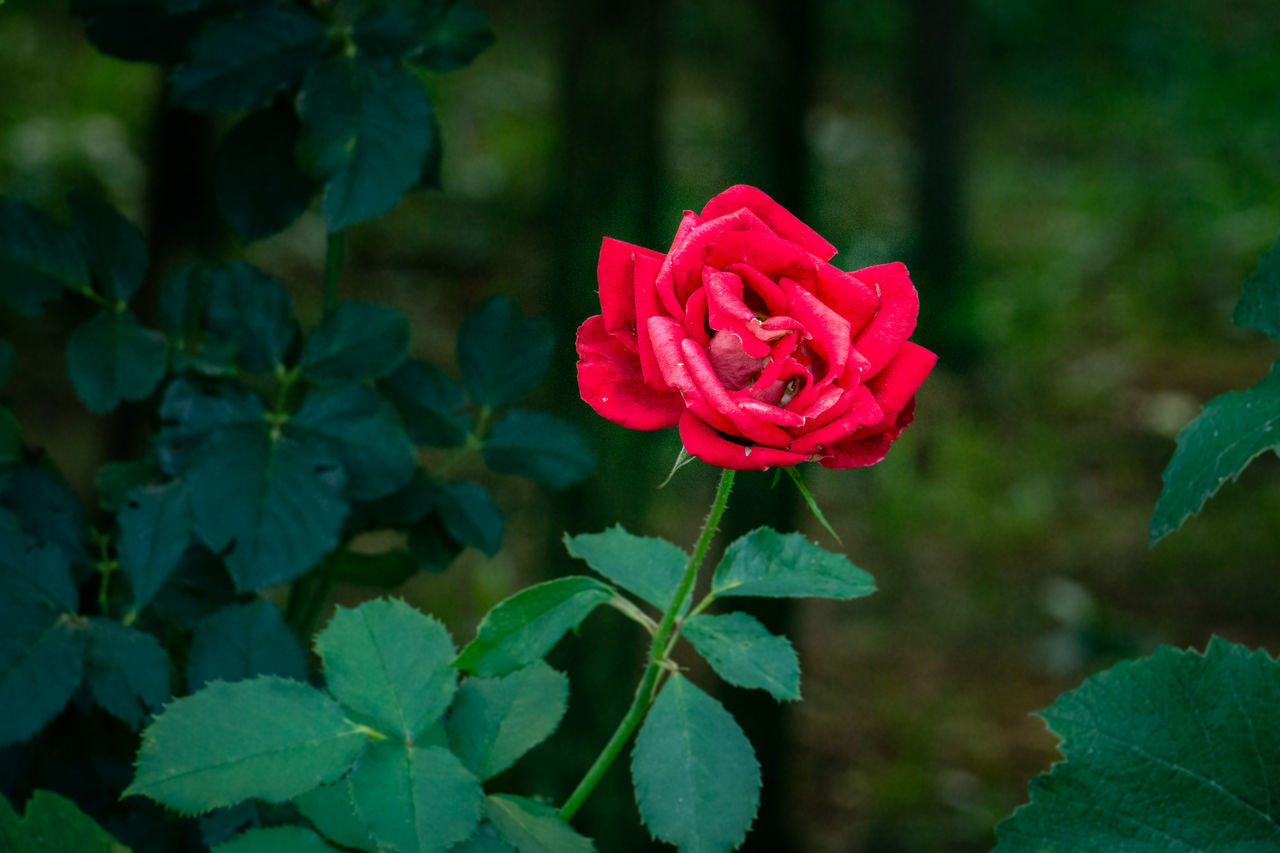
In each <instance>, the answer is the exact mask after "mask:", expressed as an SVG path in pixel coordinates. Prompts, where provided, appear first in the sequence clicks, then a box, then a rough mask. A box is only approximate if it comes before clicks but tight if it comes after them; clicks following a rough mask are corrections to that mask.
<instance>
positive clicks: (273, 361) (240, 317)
mask: <svg viewBox="0 0 1280 853" xmlns="http://www.w3.org/2000/svg"><path fill="white" fill-rule="evenodd" d="M204 277H205V280H206V282H207V287H208V293H207V296H206V297H205V322H206V323H207V325H208V328H209V331H210V332H211V333H213V334H215V335H218V336H220V337H222V338H225V339H227V340H229V341H232V342H234V343H235V344H236V346H237V348H238V349H239V353H240V362H241V363H242V364H243V365H244V366H245V368H246V369H248V370H253V371H258V372H263V371H269V370H274V369H275V367H276V366H277V365H279V364H281V363H282V362H283V361H284V355H285V352H287V351H288V349H289V344H291V343H293V338H294V335H295V334H296V332H297V330H296V323H295V321H294V318H293V298H292V297H291V296H289V292H288V291H287V290H285V289H284V285H282V284H280V282H279V281H277V280H276V279H274V278H272V277H271V276H269V275H267V274H266V273H264V272H262V270H260V269H258V268H257V267H253V266H250V265H249V264H246V263H245V262H243V261H229V262H227V263H225V264H220V265H219V266H216V267H207V268H205V270H204Z"/></svg>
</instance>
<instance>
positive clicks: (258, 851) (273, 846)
mask: <svg viewBox="0 0 1280 853" xmlns="http://www.w3.org/2000/svg"><path fill="white" fill-rule="evenodd" d="M213 853H338V848H336V847H333V846H331V845H329V844H326V843H325V840H324V839H323V838H321V837H320V836H318V835H316V834H315V833H314V832H312V831H311V830H309V829H307V828H306V827H302V826H272V827H266V828H261V827H260V828H257V829H251V830H249V831H248V832H246V833H244V834H243V835H241V836H239V837H238V838H234V839H232V840H231V841H228V842H227V843H226V844H219V845H218V846H217V847H215V848H213Z"/></svg>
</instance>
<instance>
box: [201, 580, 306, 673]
mask: <svg viewBox="0 0 1280 853" xmlns="http://www.w3.org/2000/svg"><path fill="white" fill-rule="evenodd" d="M307 672H308V666H307V656H306V652H305V651H304V650H303V648H302V645H301V644H300V643H299V642H298V638H297V637H296V636H294V633H293V632H292V631H290V630H289V627H288V626H287V625H286V624H285V621H284V616H283V614H281V612H280V608H279V607H276V606H275V605H274V604H272V603H271V602H270V601H267V600H266V599H262V598H254V599H253V600H251V601H249V602H247V603H245V604H236V605H232V606H230V607H225V608H223V609H222V610H219V611H217V612H216V613H213V614H212V615H210V616H208V617H206V618H205V619H203V620H202V621H200V622H198V623H197V624H196V625H195V633H194V636H193V638H192V641H191V652H190V654H189V656H188V658H187V690H188V692H194V691H196V690H199V689H200V688H201V687H203V686H204V685H206V684H208V683H209V682H211V681H243V680H244V679H246V678H253V677H254V676H258V675H278V676H281V677H283V678H292V679H295V680H297V681H305V680H306V679H307Z"/></svg>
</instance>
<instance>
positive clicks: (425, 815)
mask: <svg viewBox="0 0 1280 853" xmlns="http://www.w3.org/2000/svg"><path fill="white" fill-rule="evenodd" d="M351 788H352V791H353V793H354V798H355V804H356V810H357V812H358V813H359V815H360V816H361V818H362V819H363V820H364V822H365V823H366V824H368V826H369V830H370V833H371V834H372V835H373V837H374V838H376V839H377V840H378V842H379V844H380V845H385V846H387V847H390V848H391V849H393V850H399V851H401V853H443V851H445V850H447V849H448V847H449V846H450V845H452V844H454V843H456V842H459V841H463V840H465V839H466V838H468V837H469V836H470V835H471V833H472V832H474V831H475V827H476V824H477V823H478V822H479V820H480V809H481V805H482V803H483V802H484V791H483V789H482V788H481V787H480V781H479V780H478V779H476V777H475V776H473V775H471V773H470V772H469V771H468V770H467V769H466V768H465V767H463V766H462V763H461V762H460V761H458V759H457V758H456V757H455V756H454V755H453V753H451V752H449V750H447V749H443V748H441V747H439V746H425V747H424V746H412V747H408V748H406V745H405V744H404V743H397V742H395V741H382V742H380V743H376V744H374V745H373V746H371V747H370V748H369V750H368V751H367V752H366V753H365V754H364V756H363V757H362V758H361V759H360V761H359V763H357V764H356V767H355V770H353V771H352V773H351Z"/></svg>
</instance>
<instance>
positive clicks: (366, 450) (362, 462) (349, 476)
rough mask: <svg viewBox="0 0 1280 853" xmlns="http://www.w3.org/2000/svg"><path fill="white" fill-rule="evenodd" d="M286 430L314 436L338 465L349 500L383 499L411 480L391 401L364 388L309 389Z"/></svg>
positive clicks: (411, 459) (408, 453)
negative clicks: (344, 478)
mask: <svg viewBox="0 0 1280 853" xmlns="http://www.w3.org/2000/svg"><path fill="white" fill-rule="evenodd" d="M285 429H286V432H287V433H288V434H289V435H294V436H298V437H302V438H314V439H317V440H318V443H319V444H321V445H323V446H324V447H325V448H327V449H328V451H329V452H330V453H331V454H332V455H333V457H334V458H335V459H337V460H338V462H339V463H341V465H342V470H343V472H344V474H345V475H346V486H345V488H344V494H345V495H346V496H347V497H348V498H350V499H352V500H361V501H369V500H376V499H377V498H382V497H386V496H387V495H389V494H391V493H392V492H394V491H396V490H397V489H399V488H400V487H401V486H403V485H404V484H405V483H407V482H408V480H409V478H410V477H411V476H413V471H414V467H415V464H416V460H415V456H414V448H413V444H412V443H411V442H410V440H409V437H408V436H407V435H406V434H405V430H404V426H403V425H402V424H401V423H400V418H399V416H398V415H397V414H396V411H395V409H393V408H392V407H391V405H390V404H389V403H387V402H386V401H385V400H383V399H382V398H381V397H379V396H378V395H377V394H375V393H374V392H373V391H371V390H369V389H368V388H366V387H364V386H363V385H346V386H344V387H341V388H334V389H320V390H316V391H312V392H311V393H310V394H308V395H307V396H306V398H305V399H304V400H303V402H302V406H301V407H300V408H299V409H298V411H297V413H296V414H295V415H294V416H293V417H292V418H290V420H289V423H288V425H287V426H286V428H285Z"/></svg>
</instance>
